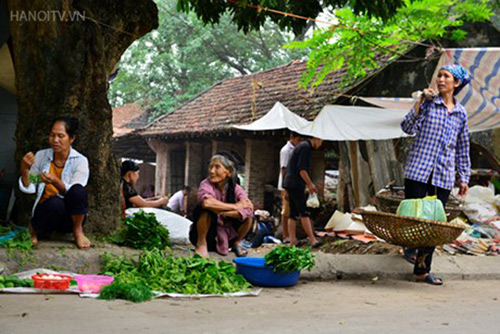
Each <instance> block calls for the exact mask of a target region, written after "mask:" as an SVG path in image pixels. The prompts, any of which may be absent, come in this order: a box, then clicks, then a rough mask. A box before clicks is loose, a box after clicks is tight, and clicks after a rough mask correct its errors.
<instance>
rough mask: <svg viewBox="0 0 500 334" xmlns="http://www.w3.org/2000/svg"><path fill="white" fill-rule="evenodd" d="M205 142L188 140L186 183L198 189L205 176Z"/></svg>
mask: <svg viewBox="0 0 500 334" xmlns="http://www.w3.org/2000/svg"><path fill="white" fill-rule="evenodd" d="M202 160H203V144H202V143H193V142H186V169H185V177H184V184H185V185H188V186H190V187H191V188H193V189H196V188H197V187H198V185H199V183H200V181H201V180H202V178H203V175H204V174H203V161H202Z"/></svg>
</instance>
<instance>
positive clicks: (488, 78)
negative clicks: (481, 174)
mask: <svg viewBox="0 0 500 334" xmlns="http://www.w3.org/2000/svg"><path fill="white" fill-rule="evenodd" d="M450 63H454V64H460V65H462V66H463V67H464V68H465V69H466V70H467V72H469V75H470V77H471V82H470V84H469V85H467V86H465V88H464V89H463V90H462V91H461V92H460V93H458V94H457V100H458V101H459V102H460V103H461V104H462V105H463V106H464V107H465V110H467V115H468V118H469V119H468V122H469V130H470V132H476V131H484V130H491V129H494V128H498V127H500V48H498V47H496V48H468V49H445V50H444V52H443V54H442V55H441V58H440V59H439V62H438V64H437V66H436V70H435V71H434V75H433V76H432V81H431V87H432V88H434V89H436V77H437V73H438V72H439V69H440V68H441V67H443V65H446V64H450ZM423 88H426V87H415V90H417V89H423ZM361 99H362V100H364V101H366V102H368V103H370V104H373V105H376V106H379V107H382V108H394V109H404V110H407V111H409V110H410V108H411V107H412V106H413V104H414V103H415V100H413V99H410V98H384V97H381V98H378V97H361Z"/></svg>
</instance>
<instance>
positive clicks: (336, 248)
mask: <svg viewBox="0 0 500 334" xmlns="http://www.w3.org/2000/svg"><path fill="white" fill-rule="evenodd" d="M323 241H324V244H323V245H322V246H321V247H320V250H321V251H323V252H324V253H330V254H399V250H400V249H401V247H399V246H395V245H391V244H388V243H386V242H371V243H363V242H361V241H358V240H349V239H347V240H346V239H333V238H328V239H323Z"/></svg>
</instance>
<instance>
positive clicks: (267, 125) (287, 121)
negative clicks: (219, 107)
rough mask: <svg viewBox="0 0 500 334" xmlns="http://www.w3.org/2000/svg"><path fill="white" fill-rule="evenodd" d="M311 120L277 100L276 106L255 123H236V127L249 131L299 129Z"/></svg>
mask: <svg viewBox="0 0 500 334" xmlns="http://www.w3.org/2000/svg"><path fill="white" fill-rule="evenodd" d="M309 123H310V122H309V121H308V120H306V119H305V118H303V117H300V116H299V115H297V114H295V113H293V112H291V111H290V110H289V109H288V108H287V107H285V106H284V105H282V104H281V103H280V102H276V103H275V104H274V106H273V107H272V108H271V110H269V111H268V112H267V114H265V115H264V116H262V117H261V118H259V119H258V120H256V121H255V122H253V123H250V124H246V125H234V127H235V128H237V129H240V130H248V131H265V130H279V129H289V130H292V131H297V130H298V129H301V128H303V127H304V126H306V125H308V124H309Z"/></svg>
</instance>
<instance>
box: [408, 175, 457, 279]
mask: <svg viewBox="0 0 500 334" xmlns="http://www.w3.org/2000/svg"><path fill="white" fill-rule="evenodd" d="M431 179H432V176H431V177H429V182H428V183H427V184H426V183H423V182H418V181H413V180H408V179H405V198H406V199H414V198H424V197H425V196H434V195H436V196H437V198H438V199H439V200H440V201H441V203H443V207H446V202H447V201H448V197H449V196H450V190H447V189H443V188H439V187H436V186H433V185H432V184H431ZM434 249H435V247H426V248H418V249H417V259H416V261H415V266H414V268H413V273H414V274H415V275H425V274H428V273H430V271H431V263H432V255H433V254H434ZM412 251H413V252H414V249H411V248H410V249H405V253H406V254H409V253H412Z"/></svg>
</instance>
